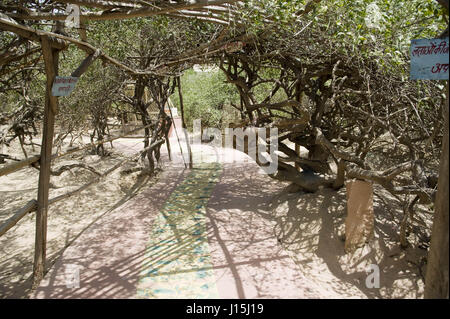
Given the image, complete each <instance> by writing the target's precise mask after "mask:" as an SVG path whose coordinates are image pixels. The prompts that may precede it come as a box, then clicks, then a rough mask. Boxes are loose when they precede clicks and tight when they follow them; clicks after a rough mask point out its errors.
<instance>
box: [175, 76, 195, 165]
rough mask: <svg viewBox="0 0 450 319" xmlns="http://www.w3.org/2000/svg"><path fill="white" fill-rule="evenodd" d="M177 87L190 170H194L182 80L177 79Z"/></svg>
mask: <svg viewBox="0 0 450 319" xmlns="http://www.w3.org/2000/svg"><path fill="white" fill-rule="evenodd" d="M177 85H178V95H179V96H180V109H181V125H182V126H183V132H184V138H185V140H186V146H187V150H188V154H189V168H190V169H192V168H193V163H192V150H191V144H190V141H189V135H188V133H187V126H186V121H185V119H184V104H183V91H182V90H181V78H180V77H179V76H178V77H177Z"/></svg>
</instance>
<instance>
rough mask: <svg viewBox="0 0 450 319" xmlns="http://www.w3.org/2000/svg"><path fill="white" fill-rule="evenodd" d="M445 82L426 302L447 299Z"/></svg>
mask: <svg viewBox="0 0 450 319" xmlns="http://www.w3.org/2000/svg"><path fill="white" fill-rule="evenodd" d="M448 103H449V81H447V101H446V103H445V104H446V105H444V106H443V108H444V110H443V113H444V123H445V124H444V137H443V141H442V153H441V161H440V168H439V181H438V189H437V194H436V201H435V203H434V207H435V209H434V219H433V229H432V233H431V245H430V250H429V252H428V261H427V272H426V277H425V298H426V299H444V298H445V299H448V297H449V293H448V292H449V281H448V279H449V278H448V277H449V265H448V257H449V256H448V252H449V246H448V237H449V234H448V231H449V224H448V223H449V220H448V215H449V184H448V178H449V176H448V165H449V139H448V134H449V112H450V111H449V109H448Z"/></svg>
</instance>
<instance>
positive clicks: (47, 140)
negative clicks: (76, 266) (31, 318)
mask: <svg viewBox="0 0 450 319" xmlns="http://www.w3.org/2000/svg"><path fill="white" fill-rule="evenodd" d="M41 43H42V53H43V56H44V62H45V73H46V75H47V85H46V96H45V110H44V128H43V132H42V146H41V158H40V173H39V187H38V198H37V211H36V239H35V251H34V267H33V288H36V287H37V286H38V285H39V282H40V281H41V279H42V278H43V277H44V272H45V258H46V245H47V210H48V193H49V183H50V165H51V160H52V146H53V133H54V124H55V116H56V114H57V112H58V99H57V98H56V97H54V96H52V92H51V91H52V85H53V81H54V79H55V76H56V75H57V73H58V55H59V51H58V50H57V49H54V48H52V47H51V45H50V41H49V39H48V37H47V36H42V37H41Z"/></svg>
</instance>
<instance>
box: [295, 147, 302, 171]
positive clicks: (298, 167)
mask: <svg viewBox="0 0 450 319" xmlns="http://www.w3.org/2000/svg"><path fill="white" fill-rule="evenodd" d="M295 153H296V154H297V155H298V157H301V156H300V145H299V144H297V143H295ZM295 169H296V170H297V171H299V172H301V170H302V168H301V167H300V164H298V163H297V162H295Z"/></svg>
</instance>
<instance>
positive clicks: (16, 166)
mask: <svg viewBox="0 0 450 319" xmlns="http://www.w3.org/2000/svg"><path fill="white" fill-rule="evenodd" d="M151 125H152V124H149V125H147V126H142V127H140V128H137V129H135V130H133V131H130V132H127V133H124V134H122V135H119V136H114V137H111V138H108V139H106V140H102V141H98V142H95V143H90V144H86V145H85V146H83V147H77V148H73V149H70V150H68V151H67V152H65V153H62V154H53V155H52V160H54V159H56V158H60V157H64V156H67V155H69V154H72V153H76V152H79V151H82V150H85V149H88V148H90V147H93V146H98V145H101V144H105V143H109V142H112V141H115V140H117V139H119V138H124V137H126V136H128V135H132V134H135V133H138V132H139V131H141V130H143V129H146V128H149V127H150V126H151ZM40 159H41V156H40V155H34V156H31V157H29V158H27V159H24V160H22V161H20V162H16V163H12V164H9V165H5V166H3V167H2V168H0V177H1V176H5V175H8V174H11V173H14V172H17V171H18V170H21V169H23V168H25V167H27V166H29V165H32V164H34V163H37V162H39V160H40Z"/></svg>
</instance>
